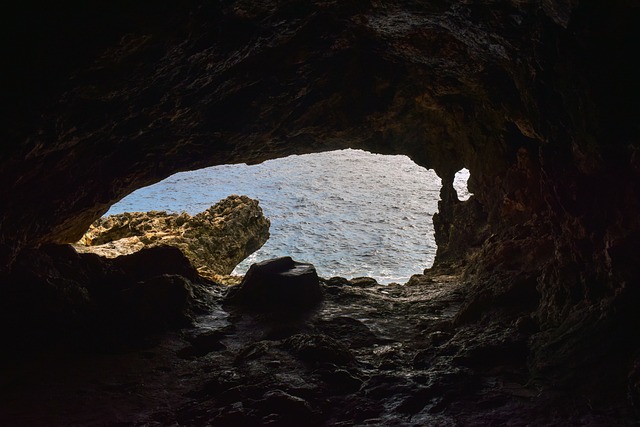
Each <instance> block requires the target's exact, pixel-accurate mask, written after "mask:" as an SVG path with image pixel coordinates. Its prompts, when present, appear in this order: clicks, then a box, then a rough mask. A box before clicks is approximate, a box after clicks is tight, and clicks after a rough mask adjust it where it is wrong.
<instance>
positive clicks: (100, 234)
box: [75, 195, 270, 280]
mask: <svg viewBox="0 0 640 427" xmlns="http://www.w3.org/2000/svg"><path fill="white" fill-rule="evenodd" d="M269 225H270V223H269V220H268V219H267V218H265V217H264V215H263V214H262V209H261V208H260V206H259V205H258V201H257V200H252V199H250V198H248V197H247V196H235V195H233V196H229V197H227V198H225V199H223V200H220V201H219V202H218V203H216V204H215V205H213V206H212V207H210V208H209V209H207V210H206V211H204V212H201V213H199V214H197V215H194V216H191V215H189V214H187V213H186V212H185V213H182V214H168V213H166V212H158V211H151V212H126V213H123V214H117V215H111V216H108V217H106V218H101V219H99V220H98V221H96V222H95V223H94V224H92V225H91V227H90V228H89V230H88V231H87V232H86V233H85V235H84V236H83V237H82V239H80V241H79V242H78V243H76V245H75V247H76V249H77V250H78V252H92V253H95V254H98V255H102V256H106V257H108V258H114V257H117V256H120V255H127V254H131V253H134V252H137V251H139V250H140V249H142V248H148V247H156V246H161V245H162V246H174V247H176V248H179V249H180V250H181V251H182V252H183V253H184V254H185V256H186V257H187V258H188V259H189V260H190V261H191V263H192V264H193V265H194V266H195V267H196V268H197V269H198V272H199V273H200V274H201V275H202V276H204V277H207V278H210V279H213V280H217V279H219V278H220V276H225V275H228V274H230V273H231V272H232V271H233V269H234V268H235V267H236V265H238V264H239V263H240V262H241V261H242V260H244V259H245V258H246V257H248V256H249V255H251V254H252V253H253V252H255V251H256V250H258V249H260V247H261V246H262V245H263V244H264V243H265V242H266V241H267V239H268V238H269Z"/></svg>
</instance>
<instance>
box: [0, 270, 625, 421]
mask: <svg viewBox="0 0 640 427" xmlns="http://www.w3.org/2000/svg"><path fill="white" fill-rule="evenodd" d="M427 273H428V274H427V275H416V276H414V277H413V278H412V280H411V281H410V282H409V283H407V284H406V285H389V286H381V285H378V284H376V283H375V281H374V280H373V279H368V278H359V279H353V280H350V281H347V280H346V279H341V278H333V279H330V280H320V287H321V290H322V301H321V302H320V303H319V305H318V306H316V307H315V308H313V309H309V310H306V311H304V312H300V311H298V312H296V311H295V310H293V311H292V312H287V311H284V310H279V311H278V312H269V311H260V310H256V308H255V307H254V308H248V307H244V306H239V305H237V304H229V303H228V302H227V300H225V297H224V296H225V294H226V292H227V289H228V288H226V287H222V286H219V285H211V286H210V287H209V288H208V290H207V292H208V294H209V299H208V300H209V302H208V308H207V309H206V310H205V311H203V312H202V313H201V314H199V315H196V316H194V317H193V322H192V324H191V326H189V327H186V328H183V329H179V330H173V331H169V332H165V333H158V334H150V335H149V334H147V335H145V338H144V339H139V340H137V341H136V340H125V341H126V344H120V345H118V346H110V345H106V346H95V345H91V346H89V345H84V344H78V343H77V342H74V344H73V345H70V344H69V342H70V341H69V340H65V339H63V338H61V339H59V340H58V341H56V342H55V343H53V344H51V345H50V346H49V348H48V349H47V350H46V351H39V352H31V353H28V356H26V357H22V358H20V359H19V360H12V361H10V362H7V361H5V363H3V364H2V368H1V372H0V396H1V399H0V424H2V425H8V426H21V425H24V426H26V425H29V426H37V425H42V426H44V425H46V426H62V425H64V426H69V425H86V426H112V425H121V426H142V425H150V426H154V425H156V426H165V425H180V426H190V425H216V426H256V425H273V426H277V425H281V426H314V425H317V426H320V425H327V426H329V425H331V426H337V425H343V426H351V425H377V426H393V425H395V426H430V425H434V426H458V425H460V426H485V425H511V426H524V425H537V426H538V425H549V426H551V425H560V424H562V425H591V426H607V425H630V424H631V423H632V421H633V417H632V414H630V413H628V412H627V410H626V409H625V407H623V406H620V404H616V405H611V404H610V402H598V401H590V400H589V399H588V397H586V396H582V395H581V394H580V393H577V392H573V391H568V390H559V389H557V390H554V389H553V388H551V387H550V386H549V385H548V384H546V385H545V384H542V383H538V382H536V381H534V380H532V378H531V376H530V374H529V372H528V370H527V364H526V357H527V342H528V339H529V337H530V334H531V333H532V327H531V324H530V323H528V322H527V321H526V320H524V319H522V318H520V319H513V323H512V325H513V326H512V327H507V328H505V327H504V324H505V322H508V316H509V315H508V313H503V314H502V315H501V316H500V319H499V320H498V319H494V320H491V319H484V320H481V321H478V322H474V323H461V322H460V321H459V320H458V319H457V317H456V315H457V313H458V310H459V308H460V305H461V303H462V302H463V300H464V296H465V289H466V288H465V286H464V285H463V284H462V283H461V281H460V278H459V277H457V276H451V275H444V274H437V273H435V272H427ZM499 322H502V323H501V324H502V327H500V326H499ZM123 333H125V334H126V332H123ZM618 397H619V396H611V401H616V399H617V398H618ZM622 401H624V399H622ZM618 402H620V400H618Z"/></svg>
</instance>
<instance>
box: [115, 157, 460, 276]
mask: <svg viewBox="0 0 640 427" xmlns="http://www.w3.org/2000/svg"><path fill="white" fill-rule="evenodd" d="M467 178H468V172H467V171H466V170H463V171H461V172H459V173H458V175H457V176H456V189H457V191H458V194H459V196H460V197H461V198H467V197H468V193H467V191H466V179H467ZM440 186H441V184H440V178H439V177H438V176H437V175H436V174H435V172H433V171H432V170H427V169H424V168H422V167H420V166H418V165H416V164H415V163H413V162H412V161H411V160H410V159H409V158H408V157H406V156H384V155H379V154H371V153H367V152H365V151H360V150H342V151H332V152H327V153H320V154H308V155H302V156H290V157H287V158H284V159H277V160H270V161H267V162H264V163H262V164H259V165H252V166H247V165H223V166H214V167H210V168H206V169H200V170H196V171H190V172H180V173H177V174H175V175H173V176H171V177H169V178H167V179H165V180H163V181H161V182H159V183H156V184H154V185H151V186H149V187H145V188H141V189H139V190H137V191H135V192H133V193H131V194H130V195H128V196H127V197H125V198H124V199H122V200H121V201H120V202H118V203H117V204H115V205H113V206H112V207H111V209H110V210H109V212H107V215H111V214H116V213H121V212H126V211H149V210H164V211H167V212H183V211H186V212H188V213H189V214H192V215H193V214H196V213H198V212H201V211H203V210H205V209H207V208H208V207H209V206H211V205H213V204H215V203H216V202H217V201H218V200H220V199H223V198H225V197H227V196H228V195H231V194H244V195H247V196H249V197H251V198H254V199H258V200H259V201H260V206H261V207H262V210H263V211H264V214H265V215H266V216H267V217H268V218H269V219H270V220H271V230H270V233H271V237H270V238H269V240H268V241H267V243H266V244H265V245H264V246H263V247H262V248H261V249H260V250H258V251H257V252H255V253H254V254H252V255H251V256H250V257H249V258H247V259H246V260H245V261H243V262H242V263H241V264H240V265H239V266H238V267H236V270H235V271H234V273H236V274H243V273H244V272H246V270H247V269H248V268H249V266H250V265H251V264H252V263H254V262H259V261H262V260H265V259H269V258H273V257H278V256H285V255H289V256H291V257H292V258H293V259H295V260H297V261H303V262H310V263H313V264H314V265H315V266H316V269H317V270H318V274H319V275H320V276H322V277H327V278H328V277H332V276H342V277H347V278H352V277H359V276H369V277H373V278H375V279H376V280H378V282H380V283H391V282H399V283H403V282H405V281H407V280H408V279H409V277H410V276H411V275H412V274H415V273H421V272H422V271H423V270H424V269H425V268H426V267H430V266H431V265H432V264H433V260H434V257H435V253H436V244H435V241H434V237H433V223H432V217H433V214H434V213H435V212H436V211H437V208H438V200H439V192H440Z"/></svg>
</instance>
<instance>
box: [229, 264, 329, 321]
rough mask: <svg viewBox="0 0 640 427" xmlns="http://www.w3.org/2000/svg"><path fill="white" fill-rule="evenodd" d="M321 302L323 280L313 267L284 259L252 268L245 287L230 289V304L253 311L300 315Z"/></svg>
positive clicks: (245, 281) (243, 281) (241, 285)
mask: <svg viewBox="0 0 640 427" xmlns="http://www.w3.org/2000/svg"><path fill="white" fill-rule="evenodd" d="M321 299H322V290H321V289H320V280H319V278H318V274H317V273H316V269H315V267H314V266H313V265H311V264H306V263H301V262H296V261H294V260H293V259H291V257H282V258H276V259H271V260H267V261H262V262H259V263H257V264H253V265H252V266H251V267H250V268H249V271H247V274H246V275H245V276H244V279H243V280H242V283H240V284H239V285H238V286H236V287H233V288H230V289H229V293H228V295H227V301H228V302H230V303H234V304H239V305H244V306H248V307H251V308H255V309H259V310H266V311H277V312H280V313H281V314H286V313H298V312H300V311H304V310H306V309H309V308H312V307H313V306H315V305H317V304H318V303H319V302H320V300H321Z"/></svg>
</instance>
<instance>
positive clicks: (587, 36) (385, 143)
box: [0, 0, 640, 425]
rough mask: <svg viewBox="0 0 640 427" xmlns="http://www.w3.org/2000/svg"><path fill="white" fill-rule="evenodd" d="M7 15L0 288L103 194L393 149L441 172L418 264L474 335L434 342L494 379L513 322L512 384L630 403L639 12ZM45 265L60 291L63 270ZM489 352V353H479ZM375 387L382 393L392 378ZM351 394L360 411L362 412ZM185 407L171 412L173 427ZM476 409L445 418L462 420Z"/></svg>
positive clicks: (436, 8) (583, 1)
mask: <svg viewBox="0 0 640 427" xmlns="http://www.w3.org/2000/svg"><path fill="white" fill-rule="evenodd" d="M14 6H15V8H14V9H13V10H12V11H10V12H9V13H6V14H3V18H5V19H6V20H7V21H8V22H6V23H5V24H4V25H3V28H5V29H6V30H7V34H8V37H6V38H3V41H4V42H5V43H7V46H6V49H5V50H4V52H5V57H4V58H3V59H4V63H5V64H7V65H6V67H5V69H4V70H3V72H5V73H7V74H8V77H9V79H8V80H7V81H10V82H11V84H10V85H8V88H7V89H6V90H5V92H3V98H2V105H3V107H5V109H4V112H3V114H2V115H1V119H2V122H1V123H0V129H1V132H2V135H1V139H2V146H1V148H0V150H1V151H0V153H1V158H0V182H2V187H0V200H2V209H1V210H0V259H1V261H2V262H1V264H0V267H1V268H2V271H0V279H2V278H6V275H7V274H9V275H10V274H12V273H11V270H12V269H15V268H17V267H15V265H16V263H18V262H20V263H25V262H27V263H28V262H33V263H37V262H38V260H40V259H41V257H40V256H39V255H38V253H39V252H38V251H37V250H35V251H34V249H33V248H34V247H37V246H38V245H40V244H43V243H47V242H72V241H76V240H77V239H79V238H80V237H81V236H82V234H83V233H84V232H85V231H86V229H87V228H88V227H89V225H90V224H91V223H92V222H93V221H94V220H95V219H97V218H98V217H100V216H101V215H102V214H103V213H104V212H105V211H106V210H107V209H108V206H109V205H111V204H112V203H113V202H115V201H117V200H119V199H120V198H121V197H123V196H124V195H126V194H128V193H129V192H131V191H133V190H134V189H136V188H139V187H141V186H144V185H147V184H150V183H152V182H155V181H158V180H160V179H162V178H164V177H166V176H168V175H170V174H171V173H173V172H176V171H179V170H185V169H192V168H197V167H202V166H207V165H214V164H223V163H238V162H260V161H263V160H266V159H269V158H274V157H283V156H286V155H289V154H295V153H305V152H313V151H322V150H329V149H338V148H346V147H353V148H363V149H367V150H370V151H374V152H380V153H400V154H407V155H409V156H411V158H412V159H413V160H415V161H416V162H417V163H418V164H420V165H422V166H425V167H432V168H434V169H435V170H436V172H437V173H438V175H439V176H440V177H441V178H442V181H443V188H442V194H441V196H442V197H441V199H442V201H441V204H440V212H439V215H438V217H437V218H436V224H435V226H436V230H437V243H438V246H439V247H438V259H437V260H436V266H437V267H438V268H441V269H442V270H443V271H445V269H449V270H450V272H455V269H456V268H462V269H464V271H465V276H464V280H465V282H467V283H468V285H469V286H468V293H466V294H465V296H464V301H462V302H461V308H460V311H459V313H457V315H456V316H454V317H453V320H452V323H453V324H454V328H453V329H452V330H451V331H441V332H448V333H451V334H453V335H454V337H457V338H456V340H459V344H460V347H461V348H464V342H465V340H474V339H475V340H477V339H480V340H485V341H486V342H487V343H489V342H493V343H494V344H493V345H489V346H485V348H488V349H489V350H482V351H478V352H477V353H474V352H471V353H469V354H459V353H458V352H457V351H456V349H455V347H448V348H445V349H444V350H443V351H444V353H443V354H441V356H442V357H444V358H450V357H457V356H459V357H460V358H461V359H460V361H462V362H464V361H465V360H467V361H468V360H469V359H470V358H471V359H473V357H471V356H474V355H475V356H478V360H484V362H485V365H486V364H489V368H490V369H494V370H495V371H497V372H500V366H499V365H505V366H508V365H510V364H511V365H512V364H518V363H521V362H522V356H523V355H522V351H523V350H522V347H521V345H522V344H521V342H522V340H521V338H518V336H516V337H515V338H514V336H512V332H514V331H528V333H530V334H532V335H531V336H530V337H528V341H527V342H528V346H527V347H526V348H525V351H526V352H527V361H528V365H527V369H528V370H527V371H526V373H525V374H524V375H525V376H526V377H527V380H526V381H529V380H531V381H540V382H541V384H546V386H547V388H544V390H546V391H545V393H544V395H543V396H544V397H545V398H546V399H547V400H544V399H543V400H544V402H547V403H549V402H551V401H552V400H553V399H552V398H553V395H554V393H559V394H562V392H561V390H571V393H572V394H573V396H585V400H586V402H597V401H599V400H608V399H613V400H615V401H616V402H618V403H619V402H624V401H625V398H626V392H627V390H629V391H630V392H631V395H632V396H631V397H632V398H631V402H633V401H637V400H638V399H637V369H636V368H635V367H634V366H635V364H636V360H637V354H636V353H637V351H638V350H640V347H639V344H638V340H637V332H636V331H637V330H638V327H639V326H640V316H639V315H638V310H637V307H638V306H639V305H640V287H638V283H639V282H640V270H639V268H640V267H639V266H640V259H639V257H640V250H639V248H640V188H639V186H638V185H637V183H638V182H640V129H639V128H638V122H639V121H638V117H640V108H639V107H640V106H639V103H640V97H638V96H637V94H638V93H640V80H639V79H638V78H637V76H638V75H640V69H639V67H640V65H639V64H638V62H637V61H633V60H632V58H634V57H635V56H636V54H637V40H639V39H640V8H639V7H638V4H637V2H635V1H630V0H612V1H605V0H594V1H589V0H570V1H569V0H544V1H536V0H531V1H528V0H524V1H523V0H511V1H510V0H505V1H493V0H486V1H473V2H470V1H467V0H449V1H433V2H423V1H401V0H395V1H394V0H392V1H388V2H378V1H366V0H365V1H355V2H344V1H318V2H313V1H312V2H302V1H300V2H298V1H285V0H282V1H277V0H265V1H256V2H252V1H241V0H238V1H229V2H206V1H197V0H194V1H192V2H189V3H188V4H187V5H185V3H183V2H171V1H169V2H164V3H163V4H162V6H156V7H154V8H147V7H145V6H144V5H142V4H140V3H137V2H135V3H134V2H130V3H128V4H126V5H121V4H117V3H113V2H91V3H89V4H87V5H85V6H81V7H77V6H76V5H73V6H65V5H64V4H61V3H60V2H56V3H51V4H50V5H48V6H44V8H39V9H37V10H38V12H39V13H35V12H34V11H33V9H31V8H30V6H29V4H28V2H24V3H20V5H14ZM463 166H464V167H467V168H468V169H469V170H470V172H471V178H470V181H469V186H470V190H471V191H472V192H473V194H474V197H473V198H472V199H471V200H469V201H466V202H460V201H458V199H457V196H456V194H455V192H454V191H453V187H452V181H453V177H454V174H455V172H456V171H457V170H459V169H460V168H462V167H463ZM25 248H26V249H25ZM21 250H25V251H26V252H23V253H22V254H21ZM26 254H30V256H28V255H26ZM29 260H31V261H29ZM72 270H73V269H72ZM20 271H22V272H23V273H25V274H26V272H28V271H29V269H28V268H25V269H22V270H20ZM37 271H42V270H37ZM56 271H57V270H56ZM50 274H51V275H52V277H56V278H57V279H60V280H56V281H55V283H58V284H60V283H62V284H64V283H66V282H64V280H62V279H64V278H65V277H70V276H73V274H74V273H73V271H66V270H65V271H64V272H60V274H57V273H55V271H54V270H51V271H50ZM56 274H57V275H56ZM44 276H46V274H44ZM44 276H43V279H42V283H47V281H46V280H45V277H44ZM420 280H422V279H420V278H419V277H418V278H416V279H412V281H411V283H413V284H416V283H417V282H420ZM5 282H6V281H3V283H5ZM18 282H19V283H22V284H23V285H27V286H28V284H29V283H30V282H29V280H21V281H17V282H16V283H18ZM6 283H13V282H6ZM3 286H4V287H5V288H6V287H7V286H6V285H4V284H3ZM61 286H62V285H61ZM63 288H64V286H63ZM336 292H339V289H338V290H337V291H336ZM345 298H347V297H346V296H345ZM81 299H82V298H80V300H81ZM42 301H43V307H45V308H46V306H47V302H48V303H49V304H51V307H54V306H55V304H54V303H53V302H52V301H51V300H48V299H46V298H44V299H43V300H42ZM424 308H425V309H427V308H426V307H424ZM396 321H398V319H397V318H396ZM474 325H475V326H474ZM474 328H475V329H474ZM427 329H429V328H427ZM465 331H466V332H465ZM433 332H438V331H433ZM425 333H427V331H425ZM429 333H430V332H429ZM516 335H517V334H516ZM474 337H476V338H474ZM478 337H479V338H478ZM414 338H415V337H414ZM404 342H405V343H407V344H406V345H415V342H417V339H409V340H407V341H404ZM410 343H414V344H410ZM252 349H253V350H255V351H254V352H249V353H248V354H254V355H256V354H258V355H259V354H261V353H260V351H259V350H260V349H262V350H264V351H266V350H273V346H270V345H268V344H266V343H264V342H263V343H257V344H256V345H255V346H254V347H252ZM278 351H279V349H277V348H276V349H275V350H274V353H273V354H276V355H278V354H280V353H278ZM267 353H268V352H267ZM496 354H503V355H504V358H502V359H498V361H499V365H498V366H490V365H491V363H492V362H491V361H492V357H493V356H494V355H496ZM452 355H455V356H452ZM430 357H431V355H430V354H429V353H428V352H425V353H422V354H421V356H420V357H418V358H416V359H415V365H416V367H423V366H426V365H427V364H429V363H431V359H430ZM267 359H268V358H267ZM276 361H277V360H276V357H272V360H268V362H276ZM253 362H254V361H253V360H250V361H248V365H251V363H253ZM393 363H396V361H395V360H393V358H392V359H390V360H389V361H388V365H387V366H393ZM467 369H473V366H471V367H469V366H463V367H460V369H459V370H456V371H455V372H451V375H449V376H447V377H444V378H440V379H439V380H437V381H436V382H433V381H431V380H432V378H430V377H429V376H428V375H427V378H422V379H421V381H423V382H424V383H425V384H429V387H428V390H423V391H422V392H421V393H420V394H418V395H417V397H415V398H412V400H409V401H407V402H403V403H402V404H398V405H396V406H394V408H397V409H398V410H399V411H400V410H403V411H408V412H415V411H419V413H422V411H425V410H426V411H427V412H428V411H430V410H433V411H436V412H437V411H438V410H439V408H441V407H442V406H441V405H444V403H442V402H440V401H439V403H438V402H433V405H434V406H428V405H431V404H432V403H426V404H425V402H431V400H429V399H434V396H435V395H436V394H438V396H439V393H440V392H441V391H442V390H443V389H447V387H448V386H450V385H452V384H459V383H463V382H464V381H466V379H467V378H468V371H467ZM585 373H587V374H585ZM225 378H226V377H222V378H221V379H220V382H223V383H224V384H225V387H226V385H228V384H232V383H234V382H235V379H233V378H231V379H229V380H228V381H227V382H224V381H225ZM252 379H253V378H252V377H251V376H246V377H243V380H244V381H249V382H250V381H252ZM289 380H290V381H289V383H290V384H293V383H295V381H296V380H295V378H290V379H289ZM386 380H387V377H385V376H384V375H381V376H380V377H379V378H377V379H376V380H375V381H378V382H385V381H386ZM519 380H521V379H520V378H519ZM371 381H372V383H371V389H375V385H374V384H373V383H374V382H375V381H374V380H373V379H372V380H371ZM389 381H395V383H394V384H391V385H390V384H388V383H387V385H388V387H387V388H385V389H384V390H382V391H381V396H380V397H384V398H389V399H392V396H394V395H397V394H398V392H400V391H402V390H406V389H407V387H408V386H407V384H406V383H405V382H403V380H400V379H397V378H395V379H392V380H389ZM434 381H435V380H434ZM487 381H489V380H488V379H487ZM522 381H525V380H524V379H522ZM483 384H485V383H483ZM476 385H477V384H476ZM551 386H557V387H558V388H556V389H555V391H554V390H553V389H551ZM216 387H217V386H216V385H215V384H214V385H212V388H213V389H214V390H219V388H216ZM394 387H395V389H394ZM223 388H224V387H223ZM409 388H410V387H409ZM507 388H508V387H507ZM224 389H225V390H227V389H228V388H224ZM389 390H393V392H390V391H389ZM549 390H551V391H549ZM258 391H259V392H260V393H257V392H256V393H255V394H251V390H247V393H248V394H249V395H250V396H251V399H253V401H265V400H278V401H280V402H290V404H291V405H297V407H299V408H306V407H307V406H306V403H305V402H301V401H299V400H297V399H296V398H295V396H297V395H296V392H293V391H292V392H291V393H289V391H287V390H283V392H284V393H286V394H288V395H289V396H291V397H287V395H285V394H278V395H269V396H266V395H264V393H263V390H258ZM297 393H302V394H304V390H303V391H300V390H298V391H297ZM369 393H370V394H369V395H375V391H373V390H370V391H369ZM518 393H519V392H518ZM214 394H215V393H214ZM634 396H635V397H634ZM216 397H219V396H217V395H216ZM298 397H300V396H298ZM224 398H225V399H228V400H225V402H226V403H228V405H227V406H225V408H224V409H223V410H222V411H223V413H224V415H225V416H226V417H228V418H226V421H225V422H226V423H227V424H233V422H234V421H237V419H238V417H240V418H242V416H243V412H242V410H241V409H242V408H238V406H237V405H236V403H237V402H238V401H239V400H238V399H235V397H234V395H233V393H230V394H226V395H225V397H224ZM300 398H301V399H303V400H305V401H306V402H309V400H308V399H306V398H304V397H300ZM503 398H504V396H501V395H499V396H496V400H494V401H491V400H489V401H485V402H484V404H485V406H483V408H484V412H491V411H493V408H494V407H495V406H492V405H499V404H500V402H503V401H504V400H501V399H503ZM234 399H235V400H234ZM309 399H310V398H309ZM455 399H456V398H455V393H453V394H449V395H447V396H445V397H443V400H444V402H445V403H446V402H449V403H450V402H451V401H452V400H455ZM223 400H224V399H223ZM407 400H408V398H407ZM560 400H562V399H560ZM507 401H509V402H511V403H513V402H514V399H512V398H507ZM565 402H568V403H571V401H570V400H565ZM573 402H574V404H573V405H572V404H568V405H566V407H565V409H562V410H560V411H559V412H558V413H559V414H560V416H561V418H562V415H564V418H565V419H566V420H565V421H566V422H564V423H561V424H580V423H583V424H584V423H586V422H585V421H584V420H581V418H580V415H576V414H581V413H584V412H585V411H586V410H588V408H589V405H586V406H585V405H582V404H576V403H575V402H576V400H573ZM395 403H397V402H392V403H391V404H390V405H395ZM423 404H425V405H427V406H425V405H423ZM234 405H235V406H234ZM352 406H353V407H357V408H358V410H360V411H362V413H366V412H367V411H369V412H370V414H371V416H372V417H373V418H375V417H376V416H377V415H376V414H377V412H376V411H377V409H379V406H380V405H379V403H378V401H376V403H375V405H373V404H371V403H370V402H369V405H368V406H367V404H366V402H365V403H364V404H363V405H352ZM613 406H615V405H612V406H611V407H613ZM425 408H427V409H425ZM429 408H431V409H429ZM476 409H478V408H476ZM480 409H482V408H480ZM539 409H540V408H539ZM257 410H258V409H256V411H257ZM202 411H205V412H206V409H205V408H203V407H198V406H197V405H195V406H192V407H189V408H188V409H185V412H184V414H186V415H185V416H186V418H187V419H188V422H187V423H189V421H193V420H195V419H198V416H199V415H200V414H201V413H202ZM303 412H304V410H302V409H301V413H303ZM544 412H545V411H543V410H540V411H538V412H537V413H538V414H543V413H544ZM477 413H479V415H478V418H476V419H475V421H474V420H472V419H467V420H466V421H468V423H467V424H473V423H474V422H475V424H481V423H482V418H481V415H482V413H483V411H480V412H477ZM516 413H518V410H514V411H513V412H512V414H516ZM256 414H258V415H262V414H261V413H260V412H254V413H253V415H252V416H255V417H258V415H256ZM307 414H309V413H308V412H307ZM601 414H602V412H601ZM604 414H605V415H603V416H605V418H606V415H607V412H606V410H605V412H604ZM245 415H246V414H245ZM249 415H251V414H249ZM265 416H266V415H265ZM234 417H236V418H234ZM346 418H348V417H346ZM254 419H256V420H260V419H262V418H259V417H258V418H254ZM358 419H359V420H360V418H358ZM567 420H568V421H567ZM361 421H363V422H364V419H362V420H361ZM556 421H557V420H556ZM609 421H610V420H609ZM627 421H628V419H625V420H624V422H617V423H616V422H608V424H610V425H615V424H622V425H624V424H630V423H629V422H627ZM452 423H453V421H452ZM597 423H598V420H597V419H596V421H594V422H593V424H596V425H597ZM443 424H444V423H443ZM551 424H553V422H552V423H551ZM556 424H557V423H556ZM600 424H604V425H606V424H607V420H606V419H605V420H604V421H601V422H600Z"/></svg>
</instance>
